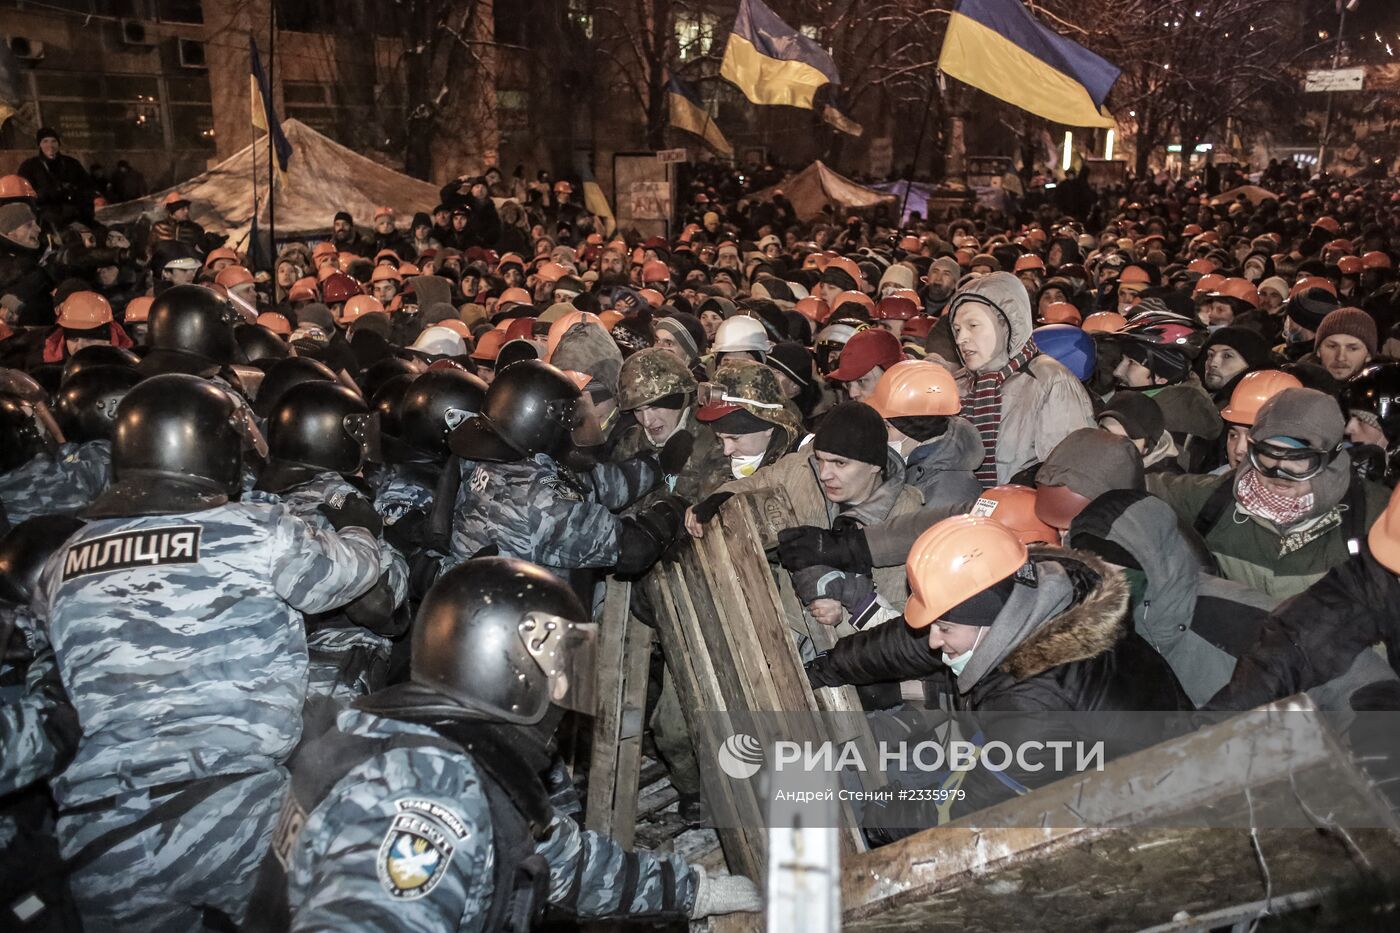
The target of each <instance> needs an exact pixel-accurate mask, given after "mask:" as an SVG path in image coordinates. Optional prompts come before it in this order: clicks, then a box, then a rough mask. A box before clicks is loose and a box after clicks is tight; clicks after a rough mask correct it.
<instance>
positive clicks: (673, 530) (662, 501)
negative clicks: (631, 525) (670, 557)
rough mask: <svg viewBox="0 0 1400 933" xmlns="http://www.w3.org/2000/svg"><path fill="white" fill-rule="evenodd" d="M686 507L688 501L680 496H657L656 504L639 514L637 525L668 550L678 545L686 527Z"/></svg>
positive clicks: (663, 548)
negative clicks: (673, 545)
mask: <svg viewBox="0 0 1400 933" xmlns="http://www.w3.org/2000/svg"><path fill="white" fill-rule="evenodd" d="M686 507H687V503H686V501H685V500H684V499H682V498H681V497H680V496H672V495H660V496H657V497H656V501H655V502H653V503H652V504H651V505H649V506H647V507H646V508H645V509H642V510H641V511H640V512H638V513H637V516H636V518H637V524H638V525H640V526H641V527H642V528H644V529H646V531H647V533H648V534H650V535H651V536H652V537H654V538H655V539H656V540H657V541H658V542H659V543H660V544H661V545H662V550H666V549H668V548H670V546H671V545H672V544H675V543H676V539H677V538H679V537H680V534H681V531H682V530H683V528H684V527H685V510H686Z"/></svg>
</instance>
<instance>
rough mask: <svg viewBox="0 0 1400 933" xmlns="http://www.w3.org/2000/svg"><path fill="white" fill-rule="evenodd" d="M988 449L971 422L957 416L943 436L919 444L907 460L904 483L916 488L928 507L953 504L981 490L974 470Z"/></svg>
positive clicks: (949, 422) (978, 493) (968, 498)
mask: <svg viewBox="0 0 1400 933" xmlns="http://www.w3.org/2000/svg"><path fill="white" fill-rule="evenodd" d="M985 456H986V452H985V451H984V450H983V449H982V437H981V435H979V434H978V433H977V429H976V428H975V427H973V426H972V422H970V421H968V420H967V419H966V418H961V417H957V416H954V417H952V418H949V419H948V429H947V430H946V431H944V432H943V434H942V436H940V437H937V438H935V439H933V440H931V441H928V442H927V443H924V444H920V445H919V446H918V447H915V448H914V449H913V450H912V451H911V452H910V453H909V459H908V460H906V461H905V462H904V482H905V483H907V484H909V485H910V486H912V487H914V488H915V489H917V490H918V491H919V492H920V493H921V494H922V495H923V497H924V504H925V505H927V506H938V505H945V504H946V505H953V504H955V503H963V502H967V501H969V500H971V499H976V498H977V497H978V496H979V495H981V493H982V485H981V484H980V483H978V482H977V477H976V476H974V475H973V473H974V471H975V470H976V469H977V468H978V467H979V466H981V465H982V458H983V457H985Z"/></svg>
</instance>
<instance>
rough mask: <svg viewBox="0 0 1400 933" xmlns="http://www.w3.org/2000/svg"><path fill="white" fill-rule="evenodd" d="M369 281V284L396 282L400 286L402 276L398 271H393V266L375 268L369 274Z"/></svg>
mask: <svg viewBox="0 0 1400 933" xmlns="http://www.w3.org/2000/svg"><path fill="white" fill-rule="evenodd" d="M369 280H370V283H371V284H373V283H375V282H384V281H389V282H398V283H399V284H400V285H402V284H403V276H402V275H400V274H399V270H398V269H395V268H394V267H393V266H384V265H380V266H375V267H374V271H373V272H371V273H370V274H369Z"/></svg>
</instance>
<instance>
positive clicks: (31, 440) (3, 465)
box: [0, 395, 48, 473]
mask: <svg viewBox="0 0 1400 933" xmlns="http://www.w3.org/2000/svg"><path fill="white" fill-rule="evenodd" d="M45 440H46V439H45V436H44V429H43V428H42V427H41V426H40V424H39V422H38V421H37V420H36V419H35V417H34V412H33V410H32V409H31V408H30V406H29V404H28V403H27V402H25V400H24V399H22V398H19V397H17V396H14V395H0V473H8V472H10V471H11V470H13V469H15V468H16V467H18V466H23V465H24V464H26V463H28V462H29V461H30V460H33V459H34V458H35V457H37V456H39V454H40V453H42V452H44V450H45V449H47V448H48V445H47V444H46V443H45Z"/></svg>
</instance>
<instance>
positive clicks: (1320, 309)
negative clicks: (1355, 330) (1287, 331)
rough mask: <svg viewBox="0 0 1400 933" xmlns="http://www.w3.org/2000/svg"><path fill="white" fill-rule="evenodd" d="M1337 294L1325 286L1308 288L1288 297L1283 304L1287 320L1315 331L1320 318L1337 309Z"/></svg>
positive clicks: (1320, 324) (1319, 323) (1320, 323)
mask: <svg viewBox="0 0 1400 933" xmlns="http://www.w3.org/2000/svg"><path fill="white" fill-rule="evenodd" d="M1338 305H1339V303H1338V301H1337V296H1336V295H1334V294H1332V293H1331V292H1329V291H1328V290H1327V289H1325V288H1310V289H1308V290H1307V291H1305V292H1300V293H1298V294H1297V295H1294V296H1293V297H1292V298H1291V299H1289V302H1288V304H1286V305H1284V306H1283V310H1284V313H1285V314H1287V315H1288V318H1289V320H1291V321H1292V322H1293V323H1294V324H1297V325H1298V326H1299V327H1301V328H1303V329H1304V330H1310V331H1316V330H1317V329H1318V328H1319V327H1321V326H1322V319H1323V318H1325V317H1327V315H1329V314H1331V313H1332V312H1333V311H1336V310H1337V307H1338Z"/></svg>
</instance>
